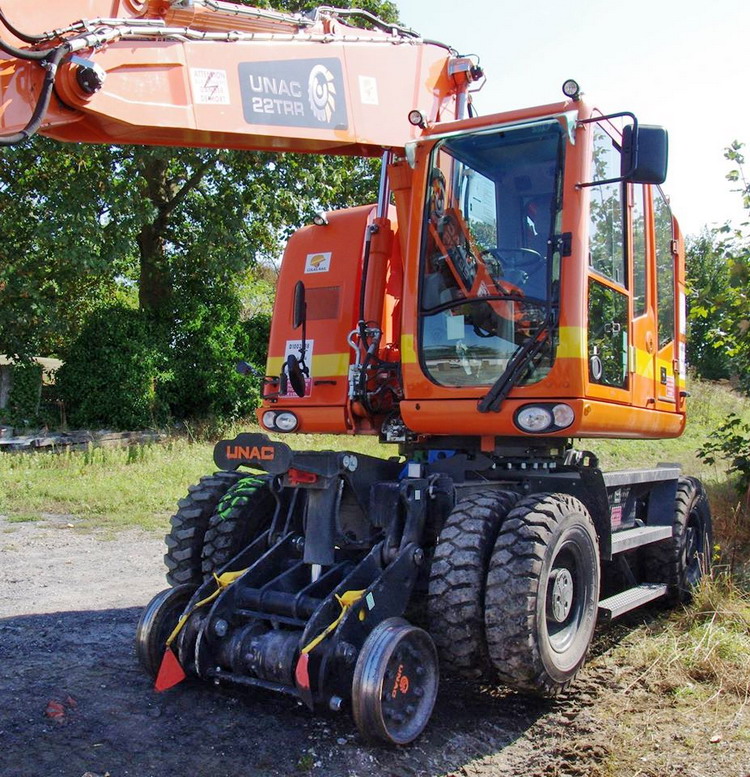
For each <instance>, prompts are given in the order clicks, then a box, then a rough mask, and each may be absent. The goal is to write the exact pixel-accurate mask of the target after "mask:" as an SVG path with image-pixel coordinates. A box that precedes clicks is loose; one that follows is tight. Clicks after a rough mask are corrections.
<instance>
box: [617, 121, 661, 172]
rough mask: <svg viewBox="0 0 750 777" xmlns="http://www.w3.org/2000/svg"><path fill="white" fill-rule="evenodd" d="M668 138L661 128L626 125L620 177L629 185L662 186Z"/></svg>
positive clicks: (623, 132) (645, 125) (623, 134)
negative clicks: (651, 184) (648, 184)
mask: <svg viewBox="0 0 750 777" xmlns="http://www.w3.org/2000/svg"><path fill="white" fill-rule="evenodd" d="M668 145H669V143H668V138H667V131H666V130H665V129H664V127H655V126H649V125H647V124H637V125H634V124H628V125H626V126H625V127H624V128H623V131H622V156H621V167H620V175H621V176H622V178H623V179H624V180H625V181H630V182H631V183H653V184H660V183H664V181H665V180H666V178H667V157H668Z"/></svg>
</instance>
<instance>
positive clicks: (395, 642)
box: [352, 618, 438, 745]
mask: <svg viewBox="0 0 750 777" xmlns="http://www.w3.org/2000/svg"><path fill="white" fill-rule="evenodd" d="M437 690H438V660H437V651H436V650H435V645H434V643H433V641H432V638H431V637H430V635H429V634H428V633H427V632H426V631H424V630H423V629H420V628H418V627H416V626H412V625H411V624H410V623H408V622H407V621H405V620H403V619H402V618H388V619H387V620H384V621H383V622H382V623H379V624H378V625H377V626H376V627H375V628H374V629H373V631H372V633H371V634H370V635H369V637H368V638H367V639H366V640H365V644H364V645H363V646H362V650H361V652H360V654H359V657H358V659H357V665H356V667H355V669H354V679H353V681H352V708H353V713H354V721H355V722H356V724H357V728H358V729H359V732H360V734H361V735H362V736H363V737H364V739H366V740H368V741H370V742H377V741H380V742H387V743H388V744H396V745H405V744H408V743H409V742H411V741H413V740H414V739H416V738H417V737H418V736H419V735H420V734H421V733H422V731H424V729H425V726H427V723H428V721H429V719H430V715H431V714H432V709H433V707H434V706H435V699H436V697H437Z"/></svg>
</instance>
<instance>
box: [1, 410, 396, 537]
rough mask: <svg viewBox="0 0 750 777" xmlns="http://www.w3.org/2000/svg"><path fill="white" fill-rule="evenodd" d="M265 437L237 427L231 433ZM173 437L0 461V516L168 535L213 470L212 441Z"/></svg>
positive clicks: (310, 440)
mask: <svg viewBox="0 0 750 777" xmlns="http://www.w3.org/2000/svg"><path fill="white" fill-rule="evenodd" d="M239 431H260V430H259V428H258V427H257V426H254V425H250V424H248V425H245V426H242V427H240V426H239V425H238V426H237V427H236V428H234V429H232V430H230V431H229V432H228V435H227V436H229V437H233V436H234V435H235V434H237V433H238V432H239ZM194 439H195V440H196V441H195V442H192V441H191V440H190V439H189V438H188V437H175V438H173V439H170V440H169V441H167V442H166V443H160V444H149V445H137V446H130V447H129V448H91V449H89V450H86V451H71V452H67V453H58V454H50V453H6V454H3V455H0V511H2V513H3V514H5V515H7V517H8V518H7V520H8V522H21V521H31V520H37V519H39V518H40V517H41V516H42V514H43V513H50V514H63V515H70V516H72V517H73V518H75V519H77V522H76V526H77V527H83V528H87V529H91V528H107V529H113V530H119V529H124V528H129V527H139V528H142V529H146V530H160V531H161V530H164V529H165V528H166V527H167V525H168V522H169V516H170V515H171V514H172V512H173V511H174V510H175V507H176V505H177V502H178V500H179V499H181V498H182V497H183V496H184V495H185V493H186V491H187V487H188V485H190V484H191V483H195V482H196V481H197V480H198V479H199V478H200V477H201V476H202V475H205V474H207V473H209V472H213V471H214V470H215V469H216V467H215V465H214V463H213V459H212V456H213V443H212V442H208V441H202V440H200V439H199V438H195V437H194ZM278 439H283V440H284V442H286V443H287V444H289V445H290V446H291V447H292V448H297V449H305V448H306V449H308V450H344V449H348V450H353V451H356V452H358V453H362V454H369V455H373V456H375V455H380V456H390V455H394V454H395V450H394V449H393V446H380V445H378V442H377V438H373V437H357V438H355V437H347V436H337V435H316V436H306V435H299V434H296V435H287V436H285V437H283V438H278Z"/></svg>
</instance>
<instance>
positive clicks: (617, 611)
mask: <svg viewBox="0 0 750 777" xmlns="http://www.w3.org/2000/svg"><path fill="white" fill-rule="evenodd" d="M666 593H667V586H666V585H664V584H662V583H642V584H641V585H637V586H635V588H628V590H627V591H622V592H621V593H619V594H615V595H614V596H610V597H608V598H607V599H602V600H601V601H600V602H599V617H600V618H601V619H602V620H605V621H609V620H612V619H613V618H619V617H620V615H624V614H625V613H626V612H630V610H635V609H636V607H641V606H642V605H644V604H646V603H647V602H652V601H653V600H654V599H659V598H660V597H662V596H664V595H665V594H666Z"/></svg>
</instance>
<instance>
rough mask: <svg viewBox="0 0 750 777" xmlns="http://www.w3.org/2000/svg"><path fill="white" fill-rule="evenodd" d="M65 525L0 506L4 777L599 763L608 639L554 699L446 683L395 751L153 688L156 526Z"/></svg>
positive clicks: (200, 696)
mask: <svg viewBox="0 0 750 777" xmlns="http://www.w3.org/2000/svg"><path fill="white" fill-rule="evenodd" d="M74 523H75V522H74V519H71V518H69V517H66V516H45V517H44V519H43V520H42V521H39V522H35V523H13V524H12V523H8V522H7V520H5V519H3V518H2V516H0V554H1V555H0V557H1V558H2V566H0V775H2V777H5V775H9V776H12V777H53V776H54V775H59V776H61V777H104V775H110V777H124V776H125V775H132V776H134V777H173V776H174V775H179V776H180V777H183V776H185V777H204V776H205V777H209V775H210V777H240V776H241V775H253V776H255V775H258V776H259V777H262V776H263V775H293V774H297V775H299V774H310V775H321V776H325V777H350V776H359V775H370V774H373V775H388V777H391V776H399V777H401V776H402V775H403V776H407V775H409V776H414V777H416V776H417V775H420V776H421V775H425V776H429V777H434V776H436V775H451V776H452V775H478V776H479V777H485V776H487V777H489V776H490V775H493V776H495V775H513V776H514V777H537V776H541V775H548V776H549V777H552V775H601V774H608V773H611V772H608V771H607V769H606V768H605V766H604V764H605V763H606V762H607V761H608V759H609V758H610V756H611V754H612V749H613V743H612V741H611V734H610V733H608V728H607V721H608V720H609V719H610V718H611V717H612V716H613V715H614V716H616V710H617V703H618V702H617V696H616V692H617V686H618V681H617V677H618V668H617V666H616V662H614V661H611V660H609V659H608V650H609V649H610V648H609V647H606V648H604V647H601V648H600V649H599V651H598V652H599V653H600V655H599V656H598V657H597V658H595V659H594V660H593V661H592V663H591V665H590V666H589V667H588V668H587V669H586V670H585V671H584V673H583V674H582V676H581V678H580V679H579V681H578V683H577V684H576V688H575V692H574V693H571V694H570V695H569V696H566V697H565V698H563V699H560V700H556V701H539V700H529V699H527V698H524V697H521V696H518V695H516V694H514V693H510V692H506V691H500V690H497V689H474V688H471V687H468V686H464V685H455V684H450V683H443V684H442V686H441V691H440V695H439V697H438V702H437V705H436V709H435V712H434V715H433V718H432V720H431V722H430V725H429V726H428V729H427V731H426V732H425V734H424V735H423V736H422V737H420V738H419V739H418V740H417V742H416V743H414V744H413V745H411V746H410V747H405V748H385V747H365V746H363V745H362V744H361V743H360V740H359V738H358V736H357V733H356V729H355V726H354V723H353V721H352V720H351V718H350V717H349V716H348V715H346V714H339V715H333V714H332V713H331V714H328V715H326V716H322V717H321V716H313V715H312V714H311V713H309V712H308V711H307V710H306V709H305V708H303V707H302V706H300V705H298V704H296V703H295V702H293V701H290V700H289V699H286V698H280V697H277V696H275V695H270V694H265V693H262V692H248V691H241V690H239V691H238V690H234V689H232V690H225V689H221V688H214V687H211V686H207V685H204V684H198V683H183V684H181V685H180V686H178V687H177V688H175V689H172V690H170V691H168V692H167V693H164V694H157V693H155V692H154V691H153V690H152V687H151V683H150V681H149V679H148V678H147V677H146V676H145V675H144V673H143V671H142V670H141V669H140V667H139V665H138V664H137V661H136V658H135V654H134V648H133V637H134V633H135V628H136V623H137V621H138V617H139V614H140V610H141V608H142V607H143V605H144V604H146V603H147V602H148V601H149V599H150V598H151V597H152V596H153V595H154V594H155V593H156V592H157V591H159V590H161V589H162V588H164V587H165V582H164V569H163V565H162V554H163V544H162V538H161V537H159V536H154V535H152V534H146V533H143V532H124V533H121V534H119V535H118V536H117V537H116V538H114V539H113V538H107V537H106V536H104V535H100V534H96V533H83V532H81V531H79V530H77V529H76V527H75V525H74ZM610 641H611V640H610ZM620 684H621V685H622V683H620ZM655 702H656V704H657V707H658V705H659V703H660V700H658V699H657V700H655ZM662 706H663V705H662ZM668 733H669V732H667V733H665V734H664V736H665V737H667V736H668ZM738 757H739V756H737V755H736V754H734V753H733V752H731V751H729V750H727V749H726V748H725V749H724V750H722V751H719V750H715V749H714V750H713V751H712V750H711V749H710V747H709V748H708V749H707V751H706V755H705V758H700V759H697V760H696V759H695V758H693V759H692V760H690V761H689V762H688V763H689V764H691V765H690V767H686V768H683V767H682V766H680V767H679V769H678V770H672V769H671V768H670V769H669V770H664V771H658V770H657V771H650V770H649V769H647V768H645V766H646V764H645V763H644V770H643V771H640V772H639V773H640V774H642V775H652V774H653V775H658V776H659V777H661V775H662V774H664V775H667V774H670V775H671V774H674V775H678V774H679V775H685V776H686V777H688V776H689V777H693V775H695V777H700V775H703V774H710V775H711V776H712V777H719V775H727V776H729V775H736V777H745V775H746V774H748V773H750V768H749V769H748V772H745V771H743V768H744V767H742V765H741V764H740V763H739V762H738V761H737V758H738ZM670 763H671V761H670ZM675 763H678V766H679V763H682V762H681V761H679V759H678V760H677V761H675ZM696 764H697V765H696ZM747 765H748V767H750V761H748V762H747ZM725 766H726V770H724V767H725ZM704 768H705V770H704ZM629 773H634V772H629Z"/></svg>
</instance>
